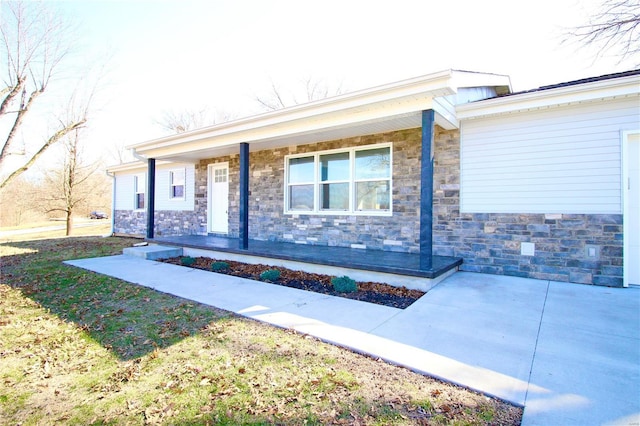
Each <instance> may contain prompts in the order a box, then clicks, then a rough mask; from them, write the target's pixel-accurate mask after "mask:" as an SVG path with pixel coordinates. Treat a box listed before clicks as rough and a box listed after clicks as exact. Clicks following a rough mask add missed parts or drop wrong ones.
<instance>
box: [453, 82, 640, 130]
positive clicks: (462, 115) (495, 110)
mask: <svg viewBox="0 0 640 426" xmlns="http://www.w3.org/2000/svg"><path fill="white" fill-rule="evenodd" d="M638 94H640V75H633V76H628V77H621V78H615V79H608V80H601V81H593V82H588V83H584V84H577V85H569V86H563V87H556V88H553V89H546V90H540V91H531V92H524V93H520V94H513V95H510V96H505V97H497V98H491V99H485V100H480V101H476V102H471V103H468V104H462V105H458V106H456V115H457V117H458V119H460V120H464V119H472V118H477V117H482V116H488V115H500V114H507V113H513V112H517V111H526V110H531V109H538V108H545V107H550V106H556V105H564V104H572V103H580V102H589V101H594V100H600V99H606V98H612V97H621V96H630V95H638Z"/></svg>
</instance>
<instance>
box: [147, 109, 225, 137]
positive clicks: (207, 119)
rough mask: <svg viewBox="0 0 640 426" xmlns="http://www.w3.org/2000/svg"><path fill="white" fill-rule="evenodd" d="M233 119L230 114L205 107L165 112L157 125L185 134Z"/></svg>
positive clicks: (157, 121)
mask: <svg viewBox="0 0 640 426" xmlns="http://www.w3.org/2000/svg"><path fill="white" fill-rule="evenodd" d="M232 118H233V117H232V116H231V115H230V114H227V113H219V112H217V111H215V112H212V111H211V110H210V109H209V108H207V107H204V108H201V109H199V110H194V109H186V110H182V111H179V112H178V111H165V112H164V114H163V116H162V118H161V119H159V120H156V124H159V125H160V126H161V127H162V128H164V129H165V130H168V131H170V132H172V133H183V132H187V131H189V130H193V129H198V128H200V127H206V126H211V125H214V124H216V123H223V122H225V121H229V120H231V119H232Z"/></svg>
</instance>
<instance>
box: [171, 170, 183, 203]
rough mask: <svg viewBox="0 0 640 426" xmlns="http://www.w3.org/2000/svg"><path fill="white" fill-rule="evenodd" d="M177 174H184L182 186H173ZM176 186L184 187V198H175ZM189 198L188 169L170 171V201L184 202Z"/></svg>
mask: <svg viewBox="0 0 640 426" xmlns="http://www.w3.org/2000/svg"><path fill="white" fill-rule="evenodd" d="M176 172H182V179H183V182H182V185H174V184H173V176H174V173H176ZM176 186H182V196H180V197H174V196H173V194H174V192H173V188H174V187H176ZM186 197H187V169H186V168H183V167H180V168H176V169H171V170H169V201H184V200H186Z"/></svg>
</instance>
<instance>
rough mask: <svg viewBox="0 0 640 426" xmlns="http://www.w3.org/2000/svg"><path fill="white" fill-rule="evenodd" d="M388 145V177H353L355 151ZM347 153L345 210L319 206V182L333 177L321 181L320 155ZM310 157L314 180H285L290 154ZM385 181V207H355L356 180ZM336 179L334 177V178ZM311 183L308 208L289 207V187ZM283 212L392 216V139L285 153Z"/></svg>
mask: <svg viewBox="0 0 640 426" xmlns="http://www.w3.org/2000/svg"><path fill="white" fill-rule="evenodd" d="M381 148H389V177H388V178H379V179H373V178H372V179H356V178H355V167H356V161H355V153H356V152H357V151H368V150H374V149H381ZM343 152H348V153H349V180H348V184H349V208H348V209H347V210H329V209H327V210H323V209H321V208H320V207H321V206H320V202H321V199H320V187H321V186H322V184H326V183H332V182H333V181H326V182H323V181H322V179H321V176H320V173H321V164H320V157H321V156H323V155H327V154H337V153H343ZM304 157H313V169H314V181H313V182H304V183H303V182H296V183H295V184H289V160H291V159H294V158H304ZM382 180H386V181H388V182H389V208H388V209H386V210H357V209H355V203H356V199H355V197H356V193H355V192H356V184H357V182H363V181H382ZM336 182H337V181H336ZM310 184H312V185H313V209H312V210H290V209H289V201H290V200H289V188H290V187H291V186H295V185H310ZM283 211H284V214H286V215H323V216H393V143H392V142H384V143H377V144H372V145H361V146H352V147H348V148H337V149H329V150H323V151H314V152H305V153H299V154H291V155H286V156H285V157H284V206H283Z"/></svg>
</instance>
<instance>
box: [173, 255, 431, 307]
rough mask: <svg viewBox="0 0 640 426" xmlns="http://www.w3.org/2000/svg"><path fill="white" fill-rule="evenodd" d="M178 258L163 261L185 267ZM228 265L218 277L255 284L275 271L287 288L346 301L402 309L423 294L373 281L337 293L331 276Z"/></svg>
mask: <svg viewBox="0 0 640 426" xmlns="http://www.w3.org/2000/svg"><path fill="white" fill-rule="evenodd" d="M181 259H182V258H181V257H172V258H169V259H164V260H162V262H166V263H171V264H174V265H180V266H184V265H183V264H182V261H181ZM213 262H216V259H212V258H209V257H197V258H196V260H195V263H193V264H192V265H190V266H189V267H191V268H197V269H202V270H205V271H211V264H212V263H213ZM224 262H226V263H227V264H228V265H229V268H228V269H225V270H221V271H216V272H217V273H220V274H226V275H233V276H236V277H241V278H248V279H252V280H256V281H261V280H260V274H261V273H262V272H264V271H266V270H267V269H277V270H279V271H280V278H279V279H278V280H277V281H275V282H272V283H273V284H278V285H282V286H286V287H293V288H297V289H300V290H307V291H313V292H316V293H322V294H329V295H331V296H338V297H344V298H347V299H354V300H360V301H362V302H370V303H375V304H378V305H384V306H390V307H393V308H400V309H404V308H406V307H408V306H410V305H411V304H412V303H413V302H415V301H416V300H418V299H419V298H420V297H422V296H423V295H424V292H423V291H420V290H410V289H408V288H406V287H395V286H391V285H388V284H381V283H373V282H358V291H356V292H352V293H340V292H337V291H335V290H334V289H333V286H332V285H331V278H332V276H331V275H322V274H312V273H309V272H303V271H293V270H290V269H286V268H282V267H279V266H278V267H275V266H268V265H252V264H248V263H241V262H234V261H231V260H224Z"/></svg>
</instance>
